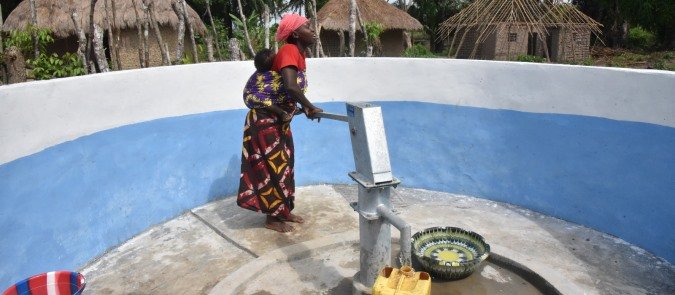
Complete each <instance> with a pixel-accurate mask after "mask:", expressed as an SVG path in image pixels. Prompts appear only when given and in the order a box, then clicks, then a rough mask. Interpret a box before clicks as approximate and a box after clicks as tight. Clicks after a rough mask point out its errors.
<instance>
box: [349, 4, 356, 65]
mask: <svg viewBox="0 0 675 295" xmlns="http://www.w3.org/2000/svg"><path fill="white" fill-rule="evenodd" d="M355 51H356V0H350V1H349V56H351V57H354V53H355Z"/></svg>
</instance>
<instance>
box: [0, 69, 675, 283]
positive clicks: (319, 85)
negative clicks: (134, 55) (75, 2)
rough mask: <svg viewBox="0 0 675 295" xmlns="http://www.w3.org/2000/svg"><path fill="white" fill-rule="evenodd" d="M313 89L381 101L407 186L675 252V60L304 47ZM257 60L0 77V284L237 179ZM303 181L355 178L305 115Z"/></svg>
mask: <svg viewBox="0 0 675 295" xmlns="http://www.w3.org/2000/svg"><path fill="white" fill-rule="evenodd" d="M308 68H309V69H310V72H309V73H308V74H309V81H310V91H309V93H308V96H309V98H310V99H311V100H312V101H315V102H320V105H321V106H322V107H324V109H326V110H327V111H331V112H335V113H344V112H345V111H344V103H343V102H344V101H374V102H377V104H379V105H381V106H382V108H383V112H384V117H385V118H384V119H385V126H386V132H387V136H388V141H389V147H390V155H391V157H392V165H393V170H394V174H395V175H396V176H397V177H399V178H400V179H401V180H402V181H403V184H404V185H406V186H410V187H419V188H427V189H432V190H439V191H446V192H452V193H461V194H466V195H473V196H478V197H482V198H487V199H492V200H498V201H503V202H507V203H512V204H516V205H519V206H523V207H527V208H530V209H533V210H536V211H539V212H542V213H545V214H549V215H553V216H556V217H559V218H562V219H565V220H569V221H572V222H576V223H579V224H583V225H586V226H589V227H592V228H595V229H598V230H600V231H603V232H607V233H610V234H613V235H616V236H618V237H621V238H622V239H624V240H626V241H628V242H630V243H633V244H635V245H638V246H640V247H642V248H644V249H647V250H648V251H651V252H653V253H655V254H656V255H659V256H662V257H664V258H666V259H667V260H669V261H671V262H672V261H675V254H673V253H675V246H674V245H675V237H674V236H673V234H672V231H671V230H670V228H669V227H670V225H671V224H674V223H675V217H674V215H673V214H672V212H673V211H674V210H675V202H674V201H673V200H672V195H673V193H672V192H673V191H675V182H674V181H673V179H675V172H673V171H674V169H672V167H674V166H675V153H673V150H675V100H673V99H672V95H673V93H675V74H673V73H668V72H661V71H637V70H625V69H605V68H593V67H577V66H562V65H544V64H525V63H506V62H487V61H466V60H436V59H434V60H428V59H384V58H370V59H361V58H345V59H320V60H309V61H308ZM252 69H253V65H252V63H250V62H230V63H212V64H200V65H186V66H176V67H158V68H151V69H145V70H136V71H122V72H114V73H109V74H100V75H90V76H85V77H78V78H68V79H59V80H53V81H45V82H34V83H27V84H19V85H11V86H3V87H0V142H2V145H0V230H2V232H3V235H2V238H0V253H2V255H0V265H2V266H3V267H2V268H0V288H3V287H2V286H5V285H9V284H11V283H13V282H14V281H17V280H19V279H22V278H24V277H26V276H28V275H30V274H34V273H39V272H44V271H48V270H53V269H66V268H70V269H73V268H77V267H78V266H80V265H82V264H84V263H86V262H87V261H89V260H90V259H92V258H94V257H95V256H97V255H100V254H101V253H103V252H104V251H105V250H106V249H109V248H111V247H114V246H115V245H117V244H119V243H121V242H123V241H125V240H127V239H129V238H131V237H132V236H134V235H136V234H138V233H139V232H141V231H143V230H144V229H146V228H148V227H149V226H151V225H153V224H157V223H160V222H162V221H165V220H167V219H170V218H172V217H175V216H176V215H178V214H180V213H181V212H182V211H184V210H187V209H189V208H193V207H195V206H198V205H201V204H204V203H206V202H209V201H212V200H214V199H216V198H220V197H224V196H229V195H233V194H235V193H236V190H237V187H238V176H239V157H240V152H241V141H240V140H241V130H242V125H243V120H244V115H245V110H243V103H242V101H241V88H242V85H243V84H244V82H245V80H246V79H247V78H248V76H249V75H250V73H251V72H252ZM293 128H294V134H295V141H296V148H297V152H296V154H297V158H296V161H297V165H296V170H297V171H296V181H297V184H298V185H308V184H316V183H351V181H350V180H349V178H348V177H347V176H346V173H347V172H348V171H351V170H352V169H353V160H352V156H351V146H350V143H349V135H348V132H347V128H346V126H345V125H344V123H342V122H334V121H329V120H324V121H322V122H321V123H319V124H317V123H316V122H311V121H308V120H304V119H302V118H300V117H298V118H296V121H295V122H294V127H293Z"/></svg>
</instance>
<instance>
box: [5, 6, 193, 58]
mask: <svg viewBox="0 0 675 295" xmlns="http://www.w3.org/2000/svg"><path fill="white" fill-rule="evenodd" d="M106 1H107V3H106ZM114 2H115V10H116V11H115V19H114V21H113V12H112V2H111V1H110V0H100V1H98V2H97V3H96V7H95V12H94V23H95V24H97V25H98V26H100V27H101V28H102V29H103V30H107V26H106V18H107V20H108V21H109V22H110V27H111V28H112V30H113V31H116V30H119V38H120V41H119V44H118V47H119V54H120V61H121V65H122V69H135V68H140V61H139V48H142V40H139V36H138V29H137V24H138V22H139V20H138V18H137V17H136V16H137V15H139V16H140V18H141V20H142V19H143V18H146V17H147V15H146V14H145V12H144V10H143V8H142V7H141V4H142V2H143V0H135V1H132V0H115V1H114ZM148 2H152V4H151V5H152V8H153V12H154V15H155V17H156V21H157V23H158V24H159V28H160V32H161V33H160V35H161V36H162V39H163V42H164V43H165V44H166V45H167V46H168V48H169V53H170V56H171V57H172V58H175V53H176V46H177V44H178V29H177V28H178V23H179V20H178V16H177V15H176V13H175V12H174V10H173V9H172V7H171V2H172V1H168V0H150V1H148ZM134 3H135V4H136V6H134ZM35 4H36V12H37V27H40V28H47V29H49V30H50V31H51V32H52V34H53V36H54V43H53V44H51V45H50V46H49V47H48V48H47V51H48V52H49V53H57V54H63V53H65V52H73V53H74V52H76V51H77V48H78V38H77V34H78V32H77V31H76V29H75V25H74V23H73V20H72V17H71V15H72V10H73V9H75V11H76V12H77V15H78V19H77V20H78V21H79V24H80V27H81V28H82V29H83V30H84V32H85V33H87V34H88V30H89V13H90V8H91V1H89V0H68V1H54V0H35ZM106 4H107V5H106ZM106 7H107V10H106ZM134 9H135V10H136V11H134ZM187 10H188V15H189V18H190V22H191V23H192V26H193V28H194V31H195V34H199V35H203V34H204V33H205V32H206V26H205V25H204V22H202V20H201V19H200V18H199V15H198V14H197V13H196V12H195V11H194V10H193V9H192V8H191V7H190V6H188V7H187ZM30 23H31V12H30V4H29V1H28V0H24V1H23V2H21V3H20V4H19V5H18V6H17V7H16V8H15V9H14V10H13V11H12V12H11V13H10V14H9V16H8V17H7V19H6V20H5V22H4V24H3V26H2V30H3V31H5V32H10V31H12V30H23V29H25V28H26V27H27V26H28V25H29V24H30ZM103 35H104V46H105V48H106V55H107V56H108V59H109V60H110V58H111V55H110V54H111V51H110V49H111V46H109V45H110V42H109V41H110V40H108V34H107V31H106V32H105V34H103ZM148 35H149V36H148V47H149V53H150V59H149V65H150V66H159V65H161V64H162V54H161V51H160V47H159V44H158V42H157V38H156V35H155V33H154V31H153V30H152V27H150V28H149V30H148ZM188 38H189V34H188V30H187V29H186V30H185V43H184V44H185V47H184V48H185V55H186V56H191V46H189V44H190V42H189V41H188V40H189V39H188Z"/></svg>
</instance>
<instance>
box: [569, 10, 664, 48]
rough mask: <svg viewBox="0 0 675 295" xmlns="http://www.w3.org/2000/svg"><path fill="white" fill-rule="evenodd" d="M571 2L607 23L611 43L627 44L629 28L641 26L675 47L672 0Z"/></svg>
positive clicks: (662, 44)
mask: <svg viewBox="0 0 675 295" xmlns="http://www.w3.org/2000/svg"><path fill="white" fill-rule="evenodd" d="M572 3H574V4H576V5H577V6H578V7H579V8H580V9H581V11H583V12H584V13H586V14H587V15H589V16H591V17H592V18H594V19H596V20H597V21H599V22H601V23H602V24H603V25H604V33H605V37H606V39H607V43H608V45H612V46H614V47H619V46H624V45H626V38H627V37H628V31H629V30H630V28H631V27H637V26H640V27H642V28H644V29H646V30H648V31H650V32H653V33H654V34H655V36H656V42H657V43H659V44H660V45H661V46H662V47H667V48H674V47H675V1H673V0H573V1H572ZM624 25H625V26H624Z"/></svg>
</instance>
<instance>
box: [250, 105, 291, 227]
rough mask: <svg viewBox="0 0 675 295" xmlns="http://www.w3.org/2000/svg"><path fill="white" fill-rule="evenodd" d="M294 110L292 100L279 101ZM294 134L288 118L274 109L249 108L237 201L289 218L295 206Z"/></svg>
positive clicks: (257, 209) (263, 211)
mask: <svg viewBox="0 0 675 295" xmlns="http://www.w3.org/2000/svg"><path fill="white" fill-rule="evenodd" d="M279 106H280V107H281V108H283V109H284V110H285V111H286V112H289V113H291V114H292V113H294V112H295V110H296V106H295V104H293V103H287V104H283V105H279ZM293 165H294V149H293V134H292V132H291V124H290V122H287V123H282V122H281V120H280V119H279V118H278V117H277V116H276V115H275V114H273V113H271V112H267V111H265V110H263V109H251V110H249V112H248V114H247V115H246V124H245V126H244V139H243V148H242V154H241V178H240V180H239V193H238V195H237V205H239V206H240V207H242V208H245V209H249V210H253V211H257V212H262V213H265V214H267V215H271V216H279V217H281V218H288V217H289V214H290V213H291V210H293V207H294V204H293V202H294V200H295V178H294V170H293Z"/></svg>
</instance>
